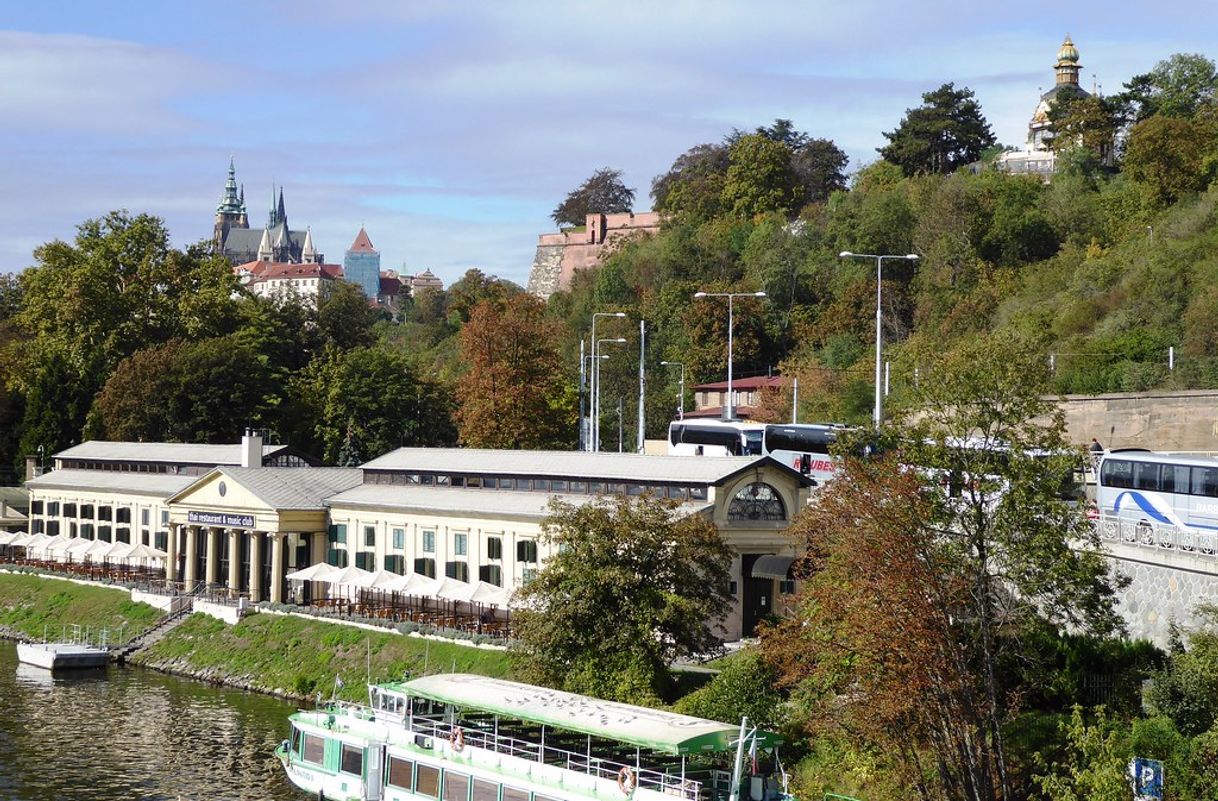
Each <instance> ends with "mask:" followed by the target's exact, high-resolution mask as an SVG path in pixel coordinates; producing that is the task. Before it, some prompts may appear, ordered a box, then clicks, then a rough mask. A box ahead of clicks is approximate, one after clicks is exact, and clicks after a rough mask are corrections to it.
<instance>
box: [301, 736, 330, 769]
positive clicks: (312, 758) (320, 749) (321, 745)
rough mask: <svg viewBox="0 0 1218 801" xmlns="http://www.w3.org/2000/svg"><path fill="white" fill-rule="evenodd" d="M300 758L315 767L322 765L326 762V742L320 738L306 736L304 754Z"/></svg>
mask: <svg viewBox="0 0 1218 801" xmlns="http://www.w3.org/2000/svg"><path fill="white" fill-rule="evenodd" d="M300 758H301V759H303V760H304V761H305V762H312V763H313V764H315V765H320V764H322V763H323V762H325V761H326V741H325V740H323V739H322V738H320V737H314V736H313V735H312V734H306V735H305V736H304V753H303V754H301V755H300Z"/></svg>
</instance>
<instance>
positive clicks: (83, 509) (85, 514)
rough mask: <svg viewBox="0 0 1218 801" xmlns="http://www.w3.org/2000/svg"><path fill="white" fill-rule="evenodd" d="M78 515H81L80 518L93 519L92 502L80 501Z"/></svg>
mask: <svg viewBox="0 0 1218 801" xmlns="http://www.w3.org/2000/svg"><path fill="white" fill-rule="evenodd" d="M80 516H81V518H83V519H85V520H92V519H93V504H91V503H82V504H81V505H80Z"/></svg>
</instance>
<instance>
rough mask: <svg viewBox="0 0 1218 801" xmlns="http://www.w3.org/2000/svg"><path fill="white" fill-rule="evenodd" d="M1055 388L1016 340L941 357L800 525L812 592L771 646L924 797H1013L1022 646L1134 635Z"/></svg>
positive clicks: (969, 800)
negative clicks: (1008, 730)
mask: <svg viewBox="0 0 1218 801" xmlns="http://www.w3.org/2000/svg"><path fill="white" fill-rule="evenodd" d="M1047 381H1048V375H1047V368H1046V367H1045V365H1044V359H1043V358H1041V357H1040V355H1039V353H1038V352H1037V351H1035V350H1034V349H1032V348H1030V347H1029V346H1028V345H1027V344H1026V343H1022V342H1019V341H1016V340H1010V339H1001V338H998V339H983V340H979V341H977V342H975V343H971V344H970V345H968V346H966V347H964V348H962V349H960V350H959V351H956V352H954V353H951V354H949V355H948V356H947V357H945V358H941V359H939V360H938V361H937V362H936V365H935V367H934V369H933V370H929V371H927V372H926V373H925V374H924V378H923V380H922V382H921V383H920V390H919V396H918V398H917V401H918V402H917V403H916V404H915V406H914V407H912V408H911V411H913V410H914V409H916V413H917V417H916V422H908V423H907V427H906V430H905V432H903V436H902V437H901V438H900V439H898V440H896V441H894V443H893V450H892V451H890V452H889V453H888V455H887V456H886V458H884V459H880V460H876V461H871V462H857V461H852V460H847V464H848V466H847V468H846V474H845V476H844V477H842V478H840V479H838V480H835V481H834V482H833V483H832V484H830V485H829V486H828V487H827V488H826V489H825V490H824V491H823V492H822V493H820V494H819V495H818V496H817V497H816V498H815V499H814V501H813V504H812V506H811V507H810V509H809V510H808V511H807V512H806V513H805V514H804V515H802V516H801V517H800V518H799V519H798V520H797V522H796V523H795V524H794V526H793V528H794V530H795V532H796V535H797V539H798V541H799V542H800V544H801V545H802V546H803V548H804V549H805V552H806V553H807V557H806V559H805V562H804V564H803V567H802V568H801V569H802V571H803V575H804V576H805V577H806V579H807V585H806V587H805V590H804V591H803V593H802V594H801V596H800V597H799V599H798V608H799V614H797V615H796V616H795V617H794V618H793V619H792V620H790V621H789V622H785V623H783V624H780V625H779V626H778V627H776V629H774V630H773V631H771V632H769V633H768V634H767V636H765V637H764V642H765V643H766V645H767V647H768V648H769V649H770V653H771V654H772V656H773V658H774V659H775V661H776V662H777V663H778V664H779V665H780V666H781V668H782V672H783V675H784V677H785V680H786V681H787V682H788V683H790V684H792V685H795V686H797V687H798V688H799V689H800V690H801V691H802V692H801V697H804V698H807V699H812V701H813V705H814V706H815V708H816V709H817V711H818V712H819V713H820V714H821V716H822V719H823V720H826V721H830V722H831V723H832V724H836V725H837V726H839V727H840V730H841V731H846V732H853V733H854V735H855V736H858V737H861V739H863V740H864V741H865V742H866V743H867V744H869V745H872V746H878V747H881V748H884V749H886V750H888V751H889V752H891V753H894V754H898V755H900V756H901V757H902V758H903V760H904V762H905V764H906V766H907V769H908V774H909V777H910V781H911V783H912V784H913V785H914V786H915V787H916V788H917V789H918V791H919V793H920V795H921V796H922V797H923V798H927V799H930V798H946V799H952V800H953V801H993V800H994V799H1005V798H1010V797H1012V796H1011V792H1012V783H1011V777H1010V774H1009V760H1008V756H1007V753H1006V746H1005V741H1004V726H1005V725H1006V724H1007V723H1008V722H1009V720H1010V719H1011V715H1012V712H1013V710H1014V709H1015V708H1016V706H1017V703H1016V702H1017V696H1018V687H1012V686H1011V685H1010V683H1009V682H1007V681H1005V680H1004V679H1003V677H1002V675H1001V666H1003V665H1010V664H1017V663H1018V659H1016V657H1017V656H1026V654H1024V653H1023V650H1022V648H1021V646H1020V644H1021V639H1020V637H1021V634H1022V633H1023V632H1025V631H1028V630H1031V629H1033V628H1036V627H1040V626H1044V625H1051V626H1052V625H1055V626H1059V627H1065V626H1067V625H1068V626H1070V627H1072V628H1074V629H1076V630H1083V631H1088V632H1092V633H1106V632H1110V631H1112V630H1114V629H1115V628H1116V627H1117V626H1118V622H1117V619H1116V616H1115V614H1114V612H1113V608H1112V601H1113V591H1112V587H1111V585H1110V584H1109V583H1108V581H1107V567H1106V565H1105V562H1104V560H1103V558H1102V557H1101V555H1100V552H1099V547H1098V546H1099V543H1098V540H1097V538H1096V534H1095V531H1094V529H1093V528H1092V527H1091V526H1090V525H1089V524H1088V522H1087V521H1086V520H1085V519H1084V517H1083V516H1082V513H1081V511H1080V510H1078V509H1076V508H1074V507H1073V506H1071V505H1069V504H1067V503H1065V502H1064V501H1062V500H1061V499H1060V488H1061V480H1062V476H1063V475H1069V473H1070V471H1071V470H1072V469H1073V467H1074V466H1075V459H1076V457H1074V456H1073V455H1072V454H1071V452H1070V450H1069V448H1068V446H1067V444H1066V442H1065V438H1064V423H1063V421H1062V413H1061V411H1060V409H1058V408H1057V407H1056V406H1055V405H1054V404H1053V403H1052V402H1051V401H1048V400H1045V399H1044V398H1043V396H1042V395H1041V394H1040V392H1041V390H1042V389H1044V387H1045V386H1047ZM966 442H967V443H968V445H967V446H965V445H963V443H966ZM905 465H918V466H919V469H918V470H910V469H908V468H907V467H905ZM941 479H942V482H943V486H940V480H941ZM926 760H929V761H930V764H928V763H927V761H926Z"/></svg>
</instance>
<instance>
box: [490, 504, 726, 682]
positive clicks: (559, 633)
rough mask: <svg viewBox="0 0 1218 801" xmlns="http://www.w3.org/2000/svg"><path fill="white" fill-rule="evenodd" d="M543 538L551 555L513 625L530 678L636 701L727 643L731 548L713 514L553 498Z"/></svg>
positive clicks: (526, 592) (518, 656)
mask: <svg viewBox="0 0 1218 801" xmlns="http://www.w3.org/2000/svg"><path fill="white" fill-rule="evenodd" d="M542 532H543V537H544V542H545V543H546V545H547V546H549V547H550V548H551V551H552V555H551V556H550V558H549V559H548V560H547V561H546V565H545V567H544V568H543V569H542V570H541V572H540V573H539V574H538V575H537V578H535V579H534V580H533V581H532V582H531V583H529V584H528V585H526V586H525V588H524V589H523V590H522V591H521V596H522V599H523V605H522V608H521V610H520V611H519V612H517V613H516V618H515V620H516V626H515V631H516V634H517V637H518V640H519V645H518V646H517V647H516V648H515V651H514V656H515V658H516V663H517V665H518V666H519V668H520V671H521V673H522V675H523V676H524V677H525V679H526V680H528V681H533V682H537V683H541V684H545V685H549V686H553V687H564V688H566V689H569V690H572V691H576V692H589V693H591V694H595V695H597V696H598V697H602V698H609V699H616V700H621V701H634V702H638V701H641V700H647V699H648V698H652V699H654V698H655V697H656V696H659V695H660V694H661V691H662V690H663V688H664V687H665V685H666V683H667V670H668V665H669V664H671V663H672V661H673V660H674V659H677V658H680V657H687V656H691V655H693V654H702V653H708V652H711V651H712V650H713V649H715V648H716V647H717V646H718V645H719V640H718V639H717V638H716V637H715V635H714V634H713V633H712V631H711V629H710V628H709V627H708V625H707V624H708V621H713V620H715V619H717V618H720V617H722V616H723V615H725V614H726V613H727V611H728V608H729V606H728V602H729V596H728V594H727V587H728V579H729V575H728V569H729V566H730V564H731V552H730V551H729V550H728V547H727V545H726V544H725V543H724V542H723V539H722V538H721V537H720V535H719V532H718V529H716V528H715V525H714V523H712V522H711V521H710V520H709V519H707V518H706V517H704V516H702V515H699V514H693V515H685V514H680V513H678V511H677V504H676V503H675V502H672V501H668V500H662V499H656V498H653V497H650V496H644V497H640V498H629V497H626V496H624V495H623V496H617V497H614V498H612V499H608V498H602V499H598V500H595V501H592V502H589V503H586V504H579V505H572V504H567V503H564V502H561V501H553V502H552V503H551V507H550V512H549V515H548V516H547V517H546V520H545V522H544V524H543V526H542Z"/></svg>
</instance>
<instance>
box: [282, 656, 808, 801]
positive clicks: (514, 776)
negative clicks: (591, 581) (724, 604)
mask: <svg viewBox="0 0 1218 801" xmlns="http://www.w3.org/2000/svg"><path fill="white" fill-rule="evenodd" d="M368 695H369V703H368V704H366V705H365V704H352V703H347V702H330V703H327V704H322V705H320V706H319V708H318V709H315V710H310V711H300V712H297V713H295V714H293V715H292V716H291V717H290V721H291V727H292V732H291V737H290V739H287V740H284V741H283V743H282V744H280V746H279V747H278V748H277V749H276V752H275V753H276V755H277V756H278V757H279V759H280V761H281V762H282V763H283V766H284V769H285V771H286V772H287V776H288V779H289V780H290V781H291V782H292V783H293V784H295V785H296V786H297V787H299V788H301V789H302V790H305V791H306V792H308V793H310V794H311V795H313V796H314V797H316V798H318V799H325V800H326V801H421V800H422V799H430V800H431V801H436V799H441V800H442V801H624V799H633V800H637V801H673V799H686V801H794V799H793V798H792V797H791V796H790V795H788V794H787V791H786V775H785V773H783V771H782V768H781V764H780V763H779V761H778V746H779V745H780V744H781V742H782V741H781V739H780V738H779V737H778V736H777V735H775V734H772V733H769V732H763V731H760V730H758V729H756V728H755V727H751V726H749V724H748V721H747V720H744V721H741V724H740V725H739V726H732V725H728V724H724V723H719V722H716V721H711V720H703V719H701V718H695V717H690V716H687V715H678V714H675V713H672V712H665V711H662V710H656V709H648V708H646V707H638V706H630V705H628V704H619V703H612V702H608V701H602V700H599V699H596V698H590V697H588V696H583V695H576V694H574V693H567V692H561V691H558V690H550V689H546V688H542V687H534V686H532V685H528V684H520V683H517V682H511V681H504V680H501V679H492V678H486V677H483V676H473V675H468V674H461V673H450V674H440V675H434V676H424V677H421V678H416V679H411V680H406V681H401V682H390V683H385V684H375V685H369V687H368Z"/></svg>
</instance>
